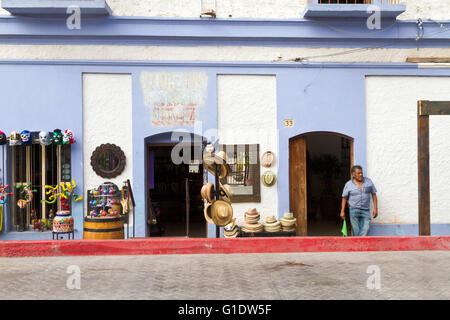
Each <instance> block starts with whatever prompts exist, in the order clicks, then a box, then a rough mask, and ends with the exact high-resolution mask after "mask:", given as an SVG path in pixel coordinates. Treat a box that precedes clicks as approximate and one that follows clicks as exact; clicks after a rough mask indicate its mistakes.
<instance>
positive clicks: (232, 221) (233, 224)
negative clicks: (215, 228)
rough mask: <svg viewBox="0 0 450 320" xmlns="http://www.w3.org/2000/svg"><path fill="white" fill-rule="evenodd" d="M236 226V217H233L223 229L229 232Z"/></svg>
mask: <svg viewBox="0 0 450 320" xmlns="http://www.w3.org/2000/svg"><path fill="white" fill-rule="evenodd" d="M235 228H237V224H236V218H233V219H231V222H230V223H229V224H227V225H226V226H225V227H224V228H223V230H224V231H225V232H227V231H233V230H234V229H235Z"/></svg>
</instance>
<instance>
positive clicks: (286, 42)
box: [0, 16, 450, 48]
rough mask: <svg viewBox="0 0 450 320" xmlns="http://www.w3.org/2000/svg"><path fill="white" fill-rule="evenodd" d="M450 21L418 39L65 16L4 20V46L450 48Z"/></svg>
mask: <svg viewBox="0 0 450 320" xmlns="http://www.w3.org/2000/svg"><path fill="white" fill-rule="evenodd" d="M449 24H450V21H446V22H442V25H441V24H440V23H439V22H435V21H424V22H423V26H424V33H423V36H422V37H421V38H420V39H419V40H416V37H417V34H418V28H417V23H416V21H405V20H402V21H397V20H394V19H382V23H381V29H380V30H369V29H368V28H367V26H366V21H365V20H364V19H362V20H361V19H345V20H343V19H314V20H308V19H291V20H267V19H266V20H263V19H200V18H198V19H169V18H136V17H114V16H111V17H101V18H96V19H93V18H90V17H85V18H83V19H82V21H81V29H79V30H77V29H74V30H69V29H68V28H67V27H66V20H65V19H59V18H54V19H51V18H48V19H44V18H42V19H39V18H25V17H15V16H0V43H34V44H39V43H42V44H51V43H53V44H95V43H101V44H105V43H111V44H115V45H144V44H147V45H150V44H153V45H162V44H166V45H167V44H171V45H180V46H183V45H219V44H220V45H246V46H254V45H258V46H261V45H264V46H296V47H305V46H306V47H311V46H314V47H329V46H333V47H373V46H375V47H380V46H381V47H385V46H386V47H388V46H389V47H394V48H415V47H448V46H449V45H450V33H449V32H448V30H449Z"/></svg>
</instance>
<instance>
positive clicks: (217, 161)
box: [202, 151, 231, 179]
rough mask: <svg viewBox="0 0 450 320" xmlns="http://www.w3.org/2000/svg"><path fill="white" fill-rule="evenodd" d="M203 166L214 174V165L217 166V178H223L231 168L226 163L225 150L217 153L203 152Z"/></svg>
mask: <svg viewBox="0 0 450 320" xmlns="http://www.w3.org/2000/svg"><path fill="white" fill-rule="evenodd" d="M202 163H203V166H204V167H205V168H206V169H207V170H208V171H209V172H211V173H212V174H214V175H215V174H216V172H215V169H216V166H218V165H219V166H220V168H219V178H221V179H222V178H225V177H226V176H227V175H229V174H230V172H231V168H230V166H229V165H228V164H227V154H226V152H225V151H220V152H218V153H203V161H202Z"/></svg>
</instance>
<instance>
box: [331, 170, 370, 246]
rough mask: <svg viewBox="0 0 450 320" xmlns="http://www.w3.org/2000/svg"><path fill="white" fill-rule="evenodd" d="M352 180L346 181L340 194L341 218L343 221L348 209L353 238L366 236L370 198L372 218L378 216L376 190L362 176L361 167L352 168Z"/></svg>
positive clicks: (368, 180)
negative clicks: (346, 207) (347, 207)
mask: <svg viewBox="0 0 450 320" xmlns="http://www.w3.org/2000/svg"><path fill="white" fill-rule="evenodd" d="M351 173H352V179H350V180H349V181H347V183H346V184H345V186H344V191H343V192H342V205H341V214H340V216H341V218H342V219H345V206H346V204H347V201H348V205H349V207H350V223H351V225H352V232H353V236H355V237H362V236H366V235H367V233H368V232H369V224H370V220H371V217H370V197H372V200H373V212H372V218H374V219H375V218H376V217H377V215H378V200H377V189H376V188H375V185H374V184H373V182H372V180H370V179H369V178H367V177H364V176H363V170H362V167H361V166H353V167H352V170H351Z"/></svg>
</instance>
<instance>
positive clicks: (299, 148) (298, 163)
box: [289, 131, 354, 236]
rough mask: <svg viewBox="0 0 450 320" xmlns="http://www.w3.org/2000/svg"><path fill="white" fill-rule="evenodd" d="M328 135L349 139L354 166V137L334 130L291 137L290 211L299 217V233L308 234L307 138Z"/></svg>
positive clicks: (351, 164)
mask: <svg viewBox="0 0 450 320" xmlns="http://www.w3.org/2000/svg"><path fill="white" fill-rule="evenodd" d="M314 135H328V136H330V135H331V136H336V137H340V138H344V139H347V140H348V141H349V142H350V143H349V147H350V150H349V151H350V167H351V166H353V142H354V138H352V137H350V136H347V135H345V134H342V133H338V132H333V131H310V132H305V133H301V134H298V135H296V136H293V137H291V138H289V211H290V212H292V213H293V214H294V216H295V218H296V219H297V235H298V236H306V235H307V192H308V191H307V171H306V161H307V160H306V151H307V146H306V138H307V137H308V136H314Z"/></svg>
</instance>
